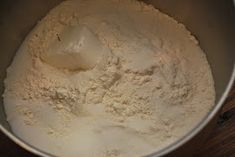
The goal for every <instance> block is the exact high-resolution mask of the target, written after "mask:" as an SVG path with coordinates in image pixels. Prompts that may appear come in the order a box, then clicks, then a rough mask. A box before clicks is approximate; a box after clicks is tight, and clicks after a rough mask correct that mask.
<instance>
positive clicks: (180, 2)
mask: <svg viewBox="0 0 235 157" xmlns="http://www.w3.org/2000/svg"><path fill="white" fill-rule="evenodd" d="M60 1H62V0H37V1H36V0H2V1H1V2H0V3H1V4H0V43H1V44H0V50H1V52H0V94H2V92H3V89H4V88H3V79H4V78H5V71H6V68H7V67H8V66H9V65H10V63H11V60H12V59H13V57H14V54H15V52H16V50H17V48H18V47H19V45H20V43H21V42H22V41H23V39H24V37H25V36H26V35H27V33H28V32H29V31H30V30H31V29H32V28H33V26H34V25H35V24H36V23H37V21H38V20H40V18H42V17H43V16H44V15H45V14H46V12H47V11H48V10H49V9H50V8H52V7H54V6H55V5H56V4H58V3H59V2H60ZM145 2H146V3H149V4H153V5H154V6H155V7H156V8H158V9H160V10H161V11H163V12H165V13H168V14H169V15H170V16H172V17H174V18H175V19H177V20H178V21H180V22H182V23H184V24H185V25H186V27H187V28H188V29H189V30H190V31H191V32H192V33H193V34H194V35H195V36H196V37H197V38H198V40H199V41H200V45H201V47H202V48H203V49H204V51H205V53H206V55H207V57H208V60H209V63H210V65H211V68H212V71H213V76H214V80H215V87H216V96H217V101H216V105H215V107H214V108H213V110H212V111H211V112H210V113H209V114H208V115H207V117H205V118H204V119H203V121H202V122H200V124H199V125H198V126H197V127H195V129H193V130H192V131H191V132H189V133H188V134H187V135H186V136H185V137H184V138H182V139H180V140H179V141H177V142H176V143H174V144H172V145H171V146H169V147H167V148H165V149H163V150H161V151H159V152H155V153H153V154H151V155H152V156H162V155H167V156H176V154H177V156H179V155H180V156H183V155H186V154H187V155H190V153H192V151H193V150H194V149H196V147H197V146H198V145H199V144H200V142H203V139H204V138H205V137H206V136H207V134H209V132H210V130H211V128H212V127H213V125H214V122H215V121H216V117H217V115H218V113H219V110H220V108H221V106H222V104H223V101H224V100H225V98H226V96H227V94H228V91H229V89H230V87H231V86H232V82H233V79H234V77H235V71H234V68H235V9H234V6H233V0H224V1H222V0H177V1H172V0H145ZM0 103H1V104H0V124H1V125H0V129H1V130H2V131H3V132H4V133H5V134H6V135H7V136H8V137H10V138H11V139H12V140H13V141H15V142H16V143H17V144H19V145H21V146H22V147H24V148H25V149H27V150H29V151H31V152H33V153H35V154H38V155H40V156H50V155H49V154H46V153H44V152H42V151H40V150H37V149H36V148H34V147H32V146H30V145H28V144H26V143H25V142H24V141H22V140H20V139H19V138H18V137H16V136H15V135H14V134H12V132H11V130H10V127H9V125H8V123H7V120H6V117H5V114H4V108H3V105H2V100H1V101H0Z"/></svg>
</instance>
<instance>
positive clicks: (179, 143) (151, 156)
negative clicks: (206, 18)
mask: <svg viewBox="0 0 235 157" xmlns="http://www.w3.org/2000/svg"><path fill="white" fill-rule="evenodd" d="M233 3H234V4H235V0H233ZM234 81H235V62H234V63H233V70H232V74H231V76H230V80H229V82H228V84H227V86H226V88H225V91H224V93H223V94H222V96H221V97H220V99H219V101H218V103H217V104H215V106H214V107H213V109H212V110H211V111H210V112H209V113H208V114H207V115H206V116H205V117H204V118H203V119H202V120H201V122H200V123H199V124H197V125H196V126H195V127H194V128H193V129H192V130H191V131H189V132H188V133H187V134H186V135H185V136H183V137H181V138H180V139H178V140H176V141H175V142H174V143H172V144H170V145H169V146H167V147H165V148H163V149H160V150H159V151H157V152H153V153H151V154H149V155H147V156H148V157H160V156H164V155H167V154H169V153H170V152H173V151H174V150H176V149H178V148H179V147H181V146H183V145H184V144H185V143H187V142H188V141H190V140H191V139H192V138H194V137H195V136H196V135H197V134H199V133H200V132H201V131H202V130H203V129H204V128H205V127H206V125H207V124H208V123H209V122H210V121H211V120H212V119H213V118H214V116H215V115H216V114H217V113H218V112H219V111H220V109H221V108H222V106H223V103H224V101H225V100H226V98H227V96H228V94H229V91H230V90H231V88H232V87H233V83H234ZM0 131H2V132H3V133H4V134H5V135H6V136H7V137H8V138H10V139H11V140H12V141H13V142H15V143H16V144H17V145H19V146H21V147H22V148H24V149H25V150H27V151H29V152H31V153H33V154H35V155H39V156H43V157H56V156H55V155H52V154H50V153H46V152H44V151H42V150H40V149H38V148H36V147H34V146H32V145H30V144H29V143H27V142H25V141H24V140H23V139H21V138H20V137H18V136H16V135H15V134H13V133H12V132H10V131H8V130H7V129H6V128H5V127H4V126H3V125H2V124H0Z"/></svg>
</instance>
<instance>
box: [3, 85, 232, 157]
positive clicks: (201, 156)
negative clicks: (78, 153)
mask: <svg viewBox="0 0 235 157" xmlns="http://www.w3.org/2000/svg"><path fill="white" fill-rule="evenodd" d="M0 157H36V156H35V155H32V154H30V153H28V152H27V151H25V150H23V149H22V148H20V147H19V146H17V145H16V144H14V143H13V142H11V141H10V140H9V139H8V138H7V137H6V136H5V135H3V134H2V133H0ZM196 157H235V85H234V86H233V89H232V90H231V92H230V94H229V96H228V98H227V100H226V101H225V106H224V108H223V110H222V113H221V116H220V119H219V120H218V123H217V127H216V129H215V130H214V131H213V132H212V133H211V135H210V137H209V138H208V140H207V142H206V143H205V144H204V146H202V149H201V150H200V152H198V153H197V155H196Z"/></svg>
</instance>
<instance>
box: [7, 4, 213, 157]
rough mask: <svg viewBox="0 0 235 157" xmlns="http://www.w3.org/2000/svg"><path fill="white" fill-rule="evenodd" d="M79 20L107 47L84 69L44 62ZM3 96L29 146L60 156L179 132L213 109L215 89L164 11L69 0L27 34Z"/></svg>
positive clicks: (139, 149)
mask: <svg viewBox="0 0 235 157" xmlns="http://www.w3.org/2000/svg"><path fill="white" fill-rule="evenodd" d="M77 25H83V26H85V27H86V28H87V29H89V30H90V31H92V33H93V34H94V35H95V36H96V37H97V39H98V40H99V42H100V43H102V46H103V47H105V48H106V49H107V50H109V53H108V54H107V55H104V56H102V58H101V59H100V60H99V61H98V62H97V63H96V65H95V67H93V68H92V69H86V70H76V69H73V68H72V69H66V68H58V67H55V66H53V65H52V64H50V62H44V60H43V59H42V56H43V54H44V53H45V52H47V50H48V49H49V48H50V45H51V44H52V43H53V42H54V41H56V40H58V42H61V40H63V38H61V36H60V34H61V33H63V30H65V29H67V28H69V27H74V26H77ZM93 53H94V52H93ZM55 55H56V54H55ZM66 55H67V54H66ZM52 59H53V58H52ZM65 59H66V58H65ZM64 62H66V60H65V61H64ZM56 64H57V65H58V64H59V62H57V63H56ZM61 64H62V63H61ZM3 97H4V104H5V110H6V114H7V118H8V121H9V123H10V125H11V127H12V129H13V131H14V133H15V134H16V135H18V136H19V137H21V138H22V139H23V140H25V141H26V142H28V143H30V144H31V145H33V146H35V147H37V148H40V149H42V150H44V151H46V152H49V153H51V154H56V155H58V156H69V157H77V156H104V157H114V156H141V155H146V154H149V153H152V152H153V151H157V150H159V149H161V148H163V147H165V146H167V145H169V144H171V143H172V142H174V141H176V140H177V139H179V138H180V137H182V136H183V135H185V134H186V133H187V132H188V131H189V130H190V129H192V128H193V127H194V126H195V125H196V124H197V123H199V121H200V120H201V119H202V118H203V117H204V116H205V115H206V114H207V113H208V112H209V111H210V109H211V107H212V106H213V104H214V100H215V92H214V86H213V78H212V74H211V70H210V67H209V65H208V62H207V60H206V56H205V54H204V53H203V51H202V50H201V48H200V47H199V45H198V42H197V41H196V39H195V38H194V37H193V36H192V35H191V34H190V32H189V31H187V29H186V28H185V27H184V26H183V25H182V24H179V23H177V22H176V21H175V20H174V19H172V18H171V17H169V16H167V15H165V14H163V13H161V12H160V11H158V10H156V9H155V8H153V7H152V6H149V5H146V4H144V3H141V2H137V1H133V0H96V1H94V0H86V1H84V0H70V1H65V2H63V3H61V4H60V5H59V6H57V7H56V8H54V9H53V10H51V11H50V12H49V13H48V15H47V16H46V17H45V18H43V19H42V20H41V21H40V22H39V23H38V25H37V26H36V27H35V28H34V29H33V31H32V32H31V33H30V34H29V35H28V37H27V38H26V39H25V41H24V42H23V44H22V46H21V47H20V49H19V50H18V52H17V54H16V56H15V58H14V61H13V63H12V65H11V66H10V67H9V68H8V70H7V78H6V80H5V92H4V95H3Z"/></svg>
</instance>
